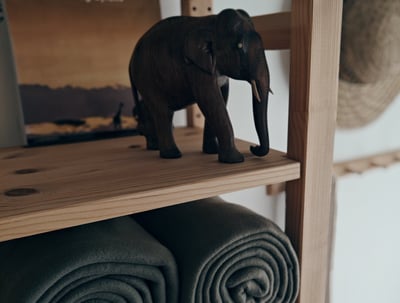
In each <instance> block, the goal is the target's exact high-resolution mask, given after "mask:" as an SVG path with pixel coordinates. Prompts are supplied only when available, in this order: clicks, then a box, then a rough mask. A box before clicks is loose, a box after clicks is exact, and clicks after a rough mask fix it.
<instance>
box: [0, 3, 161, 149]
mask: <svg viewBox="0 0 400 303" xmlns="http://www.w3.org/2000/svg"><path fill="white" fill-rule="evenodd" d="M5 5H6V8H7V12H8V19H9V20H8V21H9V28H10V33H11V39H12V42H13V49H14V57H15V61H16V67H17V77H18V85H19V90H20V95H21V103H22V108H23V113H24V121H25V132H26V135H27V141H28V145H42V144H52V143H63V142H74V141H81V140H91V139H98V138H108V137H117V136H124V135H132V134H135V133H136V130H135V128H136V122H135V120H134V119H133V117H132V109H133V106H134V101H133V97H132V92H131V88H130V80H129V74H128V65H129V60H130V57H131V54H132V51H133V49H134V46H135V44H136V42H137V40H138V39H139V38H140V37H141V35H142V34H143V33H144V32H145V31H146V30H147V29H148V28H150V27H151V26H152V25H153V24H154V23H156V22H157V21H158V20H160V7H159V1H158V0H57V1H54V0H5ZM0 17H1V15H0Z"/></svg>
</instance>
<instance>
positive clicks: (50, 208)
mask: <svg viewBox="0 0 400 303" xmlns="http://www.w3.org/2000/svg"><path fill="white" fill-rule="evenodd" d="M175 133H176V140H177V144H178V146H179V147H180V149H181V151H182V153H183V157H182V158H180V159H172V160H167V159H160V158H159V157H158V152H156V151H147V150H145V148H144V147H145V141H144V138H143V137H142V136H135V137H125V138H119V139H110V140H101V141H92V142H84V143H76V144H66V145H57V146H48V147H35V148H13V149H3V150H0V167H1V172H0V241H4V240H9V239H14V238H19V237H23V236H28V235H33V234H38V233H42V232H47V231H51V230H56V229H60V228H65V227H70V226H75V225H79V224H84V223H89V222H94V221H98V220H103V219H107V218H112V217H117V216H122V215H126V214H130V213H135V212H140V211H145V210H150V209H154V208H158V207H163V206H167V205H172V204H177V203H182V202H187V201H191V200H194V199H200V198H205V197H210V196H215V195H219V194H222V193H227V192H231V191H236V190H240V189H244V188H250V187H254V186H258V185H264V184H273V183H279V182H283V181H289V180H294V179H297V178H299V176H300V165H299V163H297V162H295V161H293V160H290V159H288V158H287V157H286V155H285V154H284V153H281V152H278V151H275V150H271V152H270V154H269V155H268V156H266V157H263V158H258V157H254V156H252V155H251V153H250V152H249V145H250V143H248V142H244V141H240V140H238V141H237V146H238V148H239V150H241V151H242V152H243V153H244V154H245V157H246V160H245V162H244V163H239V164H222V163H219V162H218V161H217V156H216V155H206V154H203V153H201V142H202V134H201V130H199V129H193V128H182V129H176V130H175ZM21 189H22V190H21ZM24 189H25V190H24ZM24 193H25V194H26V195H19V194H24ZM13 194H16V196H13ZM10 195H11V196H10Z"/></svg>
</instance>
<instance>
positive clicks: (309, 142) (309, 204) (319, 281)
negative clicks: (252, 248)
mask: <svg viewBox="0 0 400 303" xmlns="http://www.w3.org/2000/svg"><path fill="white" fill-rule="evenodd" d="M341 12H342V1H340V0H319V1H313V0H293V1H292V11H291V20H292V21H291V27H292V31H291V40H290V41H291V66H290V93H289V134H288V157H290V158H293V159H296V160H298V161H300V162H301V179H300V180H299V181H293V182H288V183H287V184H286V189H287V194H286V207H287V210H286V233H287V234H288V236H289V237H290V238H291V240H292V242H293V245H294V247H295V249H296V250H297V252H298V256H299V261H300V267H301V279H300V280H301V285H300V295H299V299H298V302H300V303H321V302H324V301H325V299H326V298H325V296H326V291H327V278H328V273H329V269H328V267H329V265H328V263H329V262H328V259H329V236H330V225H329V222H330V212H331V182H332V171H333V169H332V158H333V137H334V131H335V123H336V106H337V90H338V69H339V45H340V28H341Z"/></svg>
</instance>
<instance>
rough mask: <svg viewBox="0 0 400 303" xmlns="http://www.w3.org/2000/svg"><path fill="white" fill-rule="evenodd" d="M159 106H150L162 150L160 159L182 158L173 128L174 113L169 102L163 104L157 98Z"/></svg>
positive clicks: (159, 146)
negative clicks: (169, 106) (168, 104)
mask: <svg viewBox="0 0 400 303" xmlns="http://www.w3.org/2000/svg"><path fill="white" fill-rule="evenodd" d="M157 101H158V102H157V104H153V103H152V104H153V106H151V105H149V108H150V109H151V113H152V117H153V121H154V126H155V133H156V138H157V142H158V148H159V150H160V157H161V158H166V159H174V158H180V157H181V156H182V154H181V152H180V150H179V149H178V147H177V146H176V144H175V140H174V136H173V127H172V117H173V111H171V110H170V109H169V108H168V106H167V102H165V103H163V102H161V101H164V100H162V99H161V98H160V97H158V98H157Z"/></svg>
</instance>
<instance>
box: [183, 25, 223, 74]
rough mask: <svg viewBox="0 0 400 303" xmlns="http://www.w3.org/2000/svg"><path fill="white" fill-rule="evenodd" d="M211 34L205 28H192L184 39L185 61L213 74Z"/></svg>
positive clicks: (213, 57)
mask: <svg viewBox="0 0 400 303" xmlns="http://www.w3.org/2000/svg"><path fill="white" fill-rule="evenodd" d="M212 46H213V35H212V33H211V32H210V31H207V30H193V31H191V32H189V34H188V35H187V36H186V39H185V46H184V56H185V61H186V62H190V63H192V64H194V65H196V66H197V67H198V68H200V69H201V70H202V71H204V72H206V73H208V74H211V75H213V74H215V64H216V63H215V56H214V53H213V49H212Z"/></svg>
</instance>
